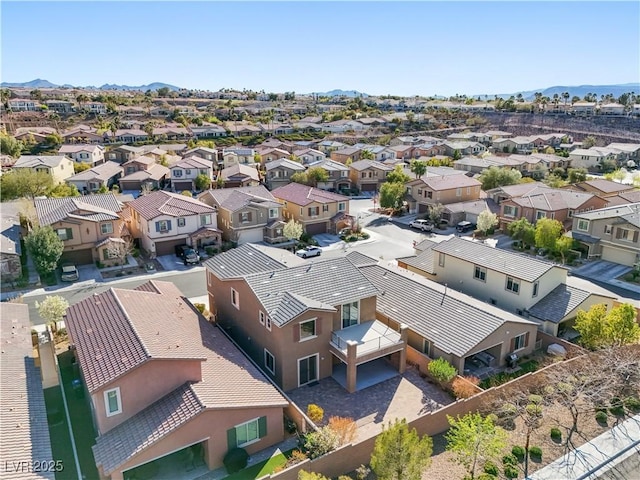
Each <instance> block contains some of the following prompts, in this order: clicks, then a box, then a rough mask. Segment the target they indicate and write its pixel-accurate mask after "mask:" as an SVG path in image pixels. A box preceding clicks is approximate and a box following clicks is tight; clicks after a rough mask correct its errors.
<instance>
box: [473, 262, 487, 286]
mask: <svg viewBox="0 0 640 480" xmlns="http://www.w3.org/2000/svg"><path fill="white" fill-rule="evenodd" d="M473 278H475V279H476V280H480V281H481V282H486V281H487V269H486V268H483V267H479V266H477V265H476V267H475V269H474V271H473Z"/></svg>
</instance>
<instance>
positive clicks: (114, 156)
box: [109, 153, 118, 160]
mask: <svg viewBox="0 0 640 480" xmlns="http://www.w3.org/2000/svg"><path fill="white" fill-rule="evenodd" d="M117 157H118V156H117V155H116V154H115V153H110V154H109V160H115V159H116V158H117Z"/></svg>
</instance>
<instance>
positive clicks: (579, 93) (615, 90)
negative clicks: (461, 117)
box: [474, 83, 640, 100]
mask: <svg viewBox="0 0 640 480" xmlns="http://www.w3.org/2000/svg"><path fill="white" fill-rule="evenodd" d="M538 92H540V93H541V94H542V96H543V97H549V98H553V96H554V95H555V94H558V95H560V96H562V94H563V93H564V92H569V95H570V96H571V97H574V96H575V97H580V98H583V97H584V96H585V95H587V94H589V93H593V94H595V95H597V96H598V98H599V97H600V96H601V95H608V94H611V95H613V96H614V97H615V98H618V97H619V96H620V95H622V94H623V93H629V92H635V93H636V94H640V83H621V84H615V85H578V86H562V85H557V86H554V87H547V88H542V89H538V90H528V91H522V92H516V93H504V94H497V96H498V97H501V98H509V97H511V96H512V95H513V96H514V97H515V96H517V95H518V94H522V97H523V98H524V99H525V100H533V99H534V98H535V94H536V93H538ZM477 96H479V97H481V98H482V97H483V96H484V95H474V97H477ZM494 96H495V95H488V97H489V99H492V98H493V97H494Z"/></svg>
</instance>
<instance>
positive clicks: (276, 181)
mask: <svg viewBox="0 0 640 480" xmlns="http://www.w3.org/2000/svg"><path fill="white" fill-rule="evenodd" d="M265 170H266V171H267V175H266V177H265V183H266V185H267V188H269V190H273V189H275V188H278V187H282V186H283V185H287V184H288V183H290V182H291V176H292V175H293V174H294V173H296V172H304V171H305V170H306V168H305V167H304V165H302V164H301V163H300V162H295V161H293V160H289V159H288V158H279V159H278V160H273V161H271V162H268V163H266V164H265Z"/></svg>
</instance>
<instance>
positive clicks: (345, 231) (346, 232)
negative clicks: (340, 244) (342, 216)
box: [338, 228, 351, 238]
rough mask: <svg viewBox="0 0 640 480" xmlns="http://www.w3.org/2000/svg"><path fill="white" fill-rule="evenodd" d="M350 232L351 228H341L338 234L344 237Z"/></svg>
mask: <svg viewBox="0 0 640 480" xmlns="http://www.w3.org/2000/svg"><path fill="white" fill-rule="evenodd" d="M350 234H351V229H350V228H343V229H342V230H340V231H339V232H338V236H339V237H340V238H344V237H346V236H347V235H350Z"/></svg>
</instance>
